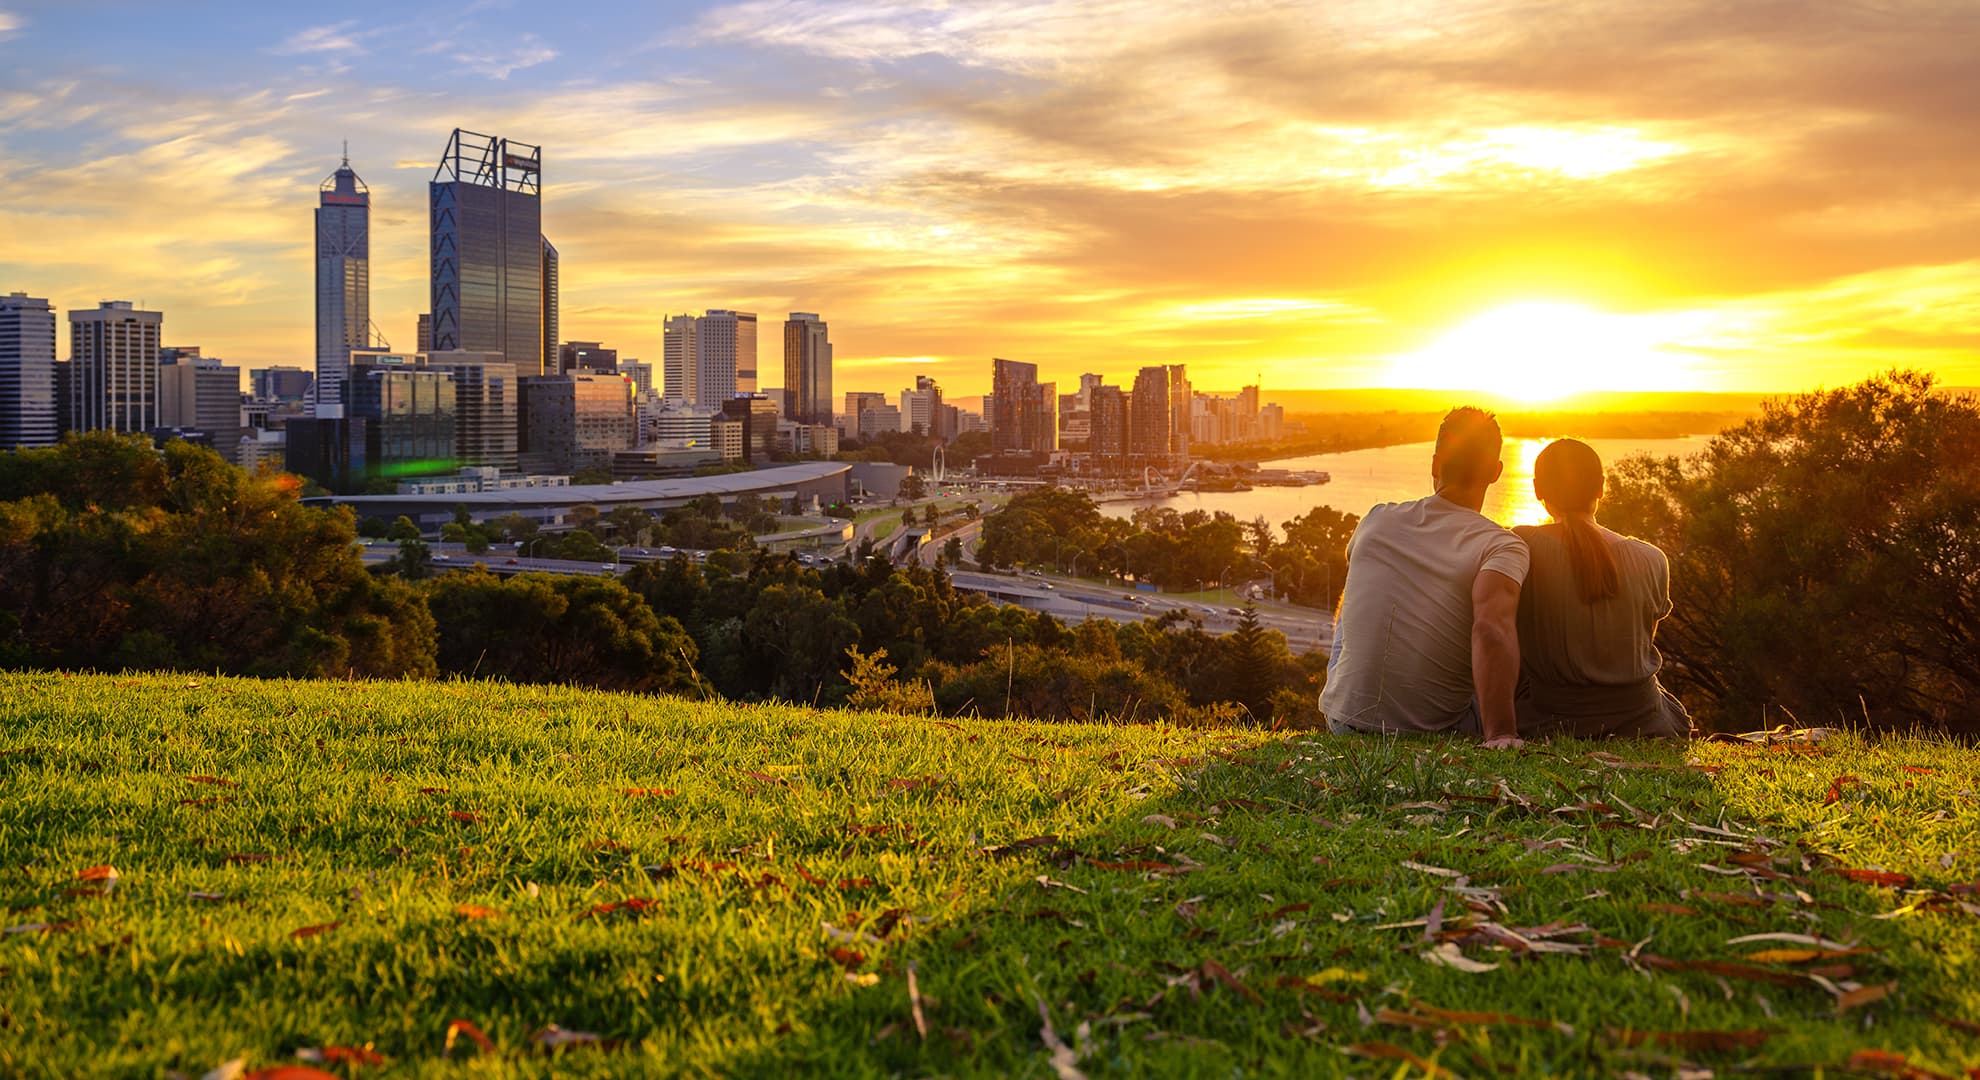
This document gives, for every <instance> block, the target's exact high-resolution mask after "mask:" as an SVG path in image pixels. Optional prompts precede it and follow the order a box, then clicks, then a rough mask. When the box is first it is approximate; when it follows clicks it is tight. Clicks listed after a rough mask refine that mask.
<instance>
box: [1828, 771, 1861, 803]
mask: <svg viewBox="0 0 1980 1080" xmlns="http://www.w3.org/2000/svg"><path fill="white" fill-rule="evenodd" d="M1862 782H1863V779H1862V778H1861V777H1856V776H1838V777H1836V778H1835V779H1834V780H1831V781H1829V794H1828V795H1827V796H1826V797H1825V798H1823V800H1822V805H1823V806H1834V805H1835V804H1837V803H1839V802H1841V801H1842V793H1843V788H1845V787H1847V786H1849V785H1850V784H1860V783H1862Z"/></svg>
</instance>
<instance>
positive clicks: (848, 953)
mask: <svg viewBox="0 0 1980 1080" xmlns="http://www.w3.org/2000/svg"><path fill="white" fill-rule="evenodd" d="M831 956H832V962H833V963H835V964H838V965H839V966H840V967H842V968H846V969H848V970H850V969H852V968H856V967H861V966H863V965H865V963H866V954H865V953H863V952H859V951H858V950H856V949H848V948H846V947H845V946H843V945H834V946H832V950H831Z"/></svg>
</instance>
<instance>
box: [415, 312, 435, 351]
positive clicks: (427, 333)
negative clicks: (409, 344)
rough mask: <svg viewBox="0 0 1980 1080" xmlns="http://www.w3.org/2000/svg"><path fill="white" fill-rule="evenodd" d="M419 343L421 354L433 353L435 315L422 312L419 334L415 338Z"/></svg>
mask: <svg viewBox="0 0 1980 1080" xmlns="http://www.w3.org/2000/svg"><path fill="white" fill-rule="evenodd" d="M414 340H415V341H417V342H418V343H419V351H420V352H432V351H433V313H432V312H430V311H429V312H422V313H421V314H420V316H419V333H418V336H417V337H415V338H414Z"/></svg>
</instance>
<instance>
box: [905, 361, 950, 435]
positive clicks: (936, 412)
mask: <svg viewBox="0 0 1980 1080" xmlns="http://www.w3.org/2000/svg"><path fill="white" fill-rule="evenodd" d="M941 416H942V387H941V385H940V384H939V383H937V382H936V381H935V380H934V379H931V378H929V377H928V376H926V375H916V376H915V377H914V389H912V390H903V391H901V430H902V431H912V432H916V433H918V434H921V435H932V436H934V437H935V438H938V439H948V438H951V437H953V435H954V432H950V431H945V430H943V427H942V423H941Z"/></svg>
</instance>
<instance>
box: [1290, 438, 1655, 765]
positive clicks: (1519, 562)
mask: <svg viewBox="0 0 1980 1080" xmlns="http://www.w3.org/2000/svg"><path fill="white" fill-rule="evenodd" d="M1503 441H1504V440H1503V439H1502V437H1501V436H1500V433H1499V422H1498V421H1497V420H1496V419H1494V418H1493V417H1492V414H1490V413H1488V412H1484V411H1482V410H1479V409H1475V408H1471V407H1468V406H1467V407H1464V408H1459V409H1453V410H1452V411H1451V413H1450V415H1448V416H1446V417H1444V423H1443V425H1442V426H1441V427H1440V428H1438V430H1437V450H1436V454H1435V455H1434V456H1433V457H1432V458H1431V459H1430V475H1431V478H1432V479H1433V480H1434V481H1435V482H1436V485H1437V488H1436V494H1434V495H1430V496H1428V497H1426V498H1422V499H1418V500H1416V501H1415V502H1405V503H1383V504H1382V505H1380V506H1377V507H1375V508H1374V509H1372V510H1370V511H1368V516H1367V517H1364V518H1362V519H1361V524H1360V525H1359V526H1358V527H1357V528H1356V529H1355V531H1354V537H1353V539H1351V540H1350V541H1349V542H1348V571H1347V584H1346V586H1345V587H1344V590H1343V592H1342V594H1341V608H1340V612H1339V614H1338V616H1337V617H1336V619H1335V623H1334V648H1333V659H1332V661H1331V662H1330V663H1329V665H1328V668H1327V688H1326V690H1325V691H1323V692H1322V693H1321V695H1320V711H1321V712H1322V713H1323V714H1324V715H1325V716H1326V717H1327V727H1328V729H1329V730H1331V731H1333V732H1335V733H1350V732H1353V733H1364V734H1392V735H1393V734H1435V733H1443V734H1451V733H1456V734H1466V735H1477V736H1480V737H1482V738H1483V739H1484V741H1485V745H1486V746H1487V747H1495V748H1496V747H1510V746H1520V745H1523V743H1522V737H1524V738H1545V737H1549V736H1556V735H1560V736H1572V737H1576V738H1603V737H1610V736H1621V737H1645V738H1652V737H1682V736H1684V735H1686V734H1687V733H1688V732H1689V729H1690V726H1691V725H1690V719H1689V718H1688V717H1687V716H1686V715H1685V711H1684V706H1683V705H1680V704H1679V703H1678V700H1677V699H1676V698H1674V697H1672V696H1671V695H1670V694H1669V693H1667V692H1665V690H1664V688H1663V687H1662V686H1661V685H1659V684H1658V682H1657V670H1658V668H1659V667H1660V666H1661V665H1662V662H1663V659H1662V657H1661V656H1659V655H1658V653H1657V648H1656V646H1655V645H1654V644H1653V643H1652V638H1653V637H1654V636H1655V634H1656V631H1657V621H1658V620H1659V619H1662V618H1663V617H1664V616H1665V615H1668V614H1670V610H1671V601H1670V566H1669V563H1668V562H1667V561H1666V560H1665V558H1664V553H1663V552H1661V551H1659V550H1657V549H1656V548H1655V547H1653V546H1651V545H1650V544H1646V543H1644V542H1643V541H1641V540H1634V539H1631V538H1630V537H1627V536H1621V535H1618V534H1616V533H1613V532H1610V531H1609V530H1607V529H1604V528H1602V527H1601V526H1600V525H1597V524H1596V523H1595V504H1596V502H1597V501H1598V500H1600V499H1601V497H1602V459H1601V458H1599V457H1597V456H1596V454H1595V451H1594V449H1593V448H1592V447H1590V446H1589V445H1588V444H1587V443H1583V442H1577V441H1575V440H1573V439H1561V440H1559V441H1557V442H1554V443H1550V444H1549V445H1548V446H1547V447H1546V449H1544V450H1542V451H1540V456H1539V457H1538V458H1536V459H1535V460H1534V463H1533V493H1534V494H1535V495H1537V496H1539V498H1540V502H1541V504H1542V505H1544V506H1545V507H1546V508H1547V513H1548V514H1550V515H1552V517H1553V521H1551V522H1549V523H1548V524H1546V525H1529V526H1521V527H1519V528H1516V529H1511V530H1508V529H1503V528H1500V527H1499V526H1498V525H1496V524H1494V523H1493V522H1492V521H1491V519H1489V518H1487V517H1486V516H1485V515H1484V514H1482V513H1480V512H1479V510H1480V508H1481V507H1483V506H1484V505H1485V489H1486V488H1488V487H1490V486H1492V484H1493V483H1495V482H1497V481H1498V479H1499V473H1500V471H1501V470H1502V469H1503V468H1504V466H1503V465H1502V464H1501V462H1500V461H1499V452H1500V448H1501V445H1502V443H1503Z"/></svg>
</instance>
